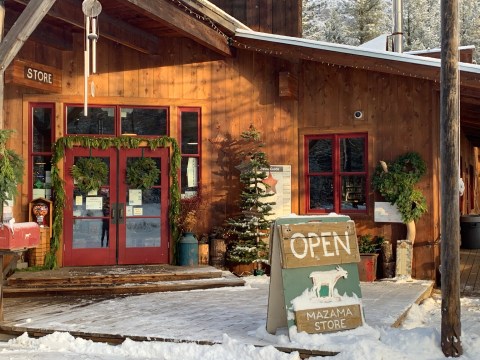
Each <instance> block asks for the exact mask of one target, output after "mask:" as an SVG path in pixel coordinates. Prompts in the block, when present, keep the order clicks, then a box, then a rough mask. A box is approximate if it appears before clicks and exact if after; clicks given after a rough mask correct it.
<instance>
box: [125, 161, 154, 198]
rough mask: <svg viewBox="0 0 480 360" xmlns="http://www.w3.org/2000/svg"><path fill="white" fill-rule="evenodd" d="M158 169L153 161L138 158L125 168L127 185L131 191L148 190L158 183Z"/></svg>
mask: <svg viewBox="0 0 480 360" xmlns="http://www.w3.org/2000/svg"><path fill="white" fill-rule="evenodd" d="M159 175H160V169H159V168H158V167H157V164H156V163H155V160H153V159H151V158H144V157H142V158H139V159H136V160H134V161H133V162H132V163H130V164H129V165H128V166H127V179H126V180H127V184H128V185H129V186H130V187H131V188H132V189H143V190H146V189H150V188H151V187H152V186H154V185H155V183H156V182H157V181H158V178H159Z"/></svg>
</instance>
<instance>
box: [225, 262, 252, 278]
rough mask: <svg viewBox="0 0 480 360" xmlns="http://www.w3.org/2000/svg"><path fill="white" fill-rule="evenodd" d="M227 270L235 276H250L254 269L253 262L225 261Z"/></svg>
mask: <svg viewBox="0 0 480 360" xmlns="http://www.w3.org/2000/svg"><path fill="white" fill-rule="evenodd" d="M227 267H228V270H229V271H230V272H231V273H232V274H234V275H236V276H250V275H253V273H254V271H255V264H254V263H250V264H243V263H230V262H229V263H227Z"/></svg>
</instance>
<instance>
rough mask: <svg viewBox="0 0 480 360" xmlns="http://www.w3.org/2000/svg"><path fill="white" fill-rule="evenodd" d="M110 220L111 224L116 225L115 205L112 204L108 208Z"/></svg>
mask: <svg viewBox="0 0 480 360" xmlns="http://www.w3.org/2000/svg"><path fill="white" fill-rule="evenodd" d="M110 219H112V224H116V223H117V204H112V205H111V207H110Z"/></svg>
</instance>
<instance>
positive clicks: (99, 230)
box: [72, 219, 108, 249]
mask: <svg viewBox="0 0 480 360" xmlns="http://www.w3.org/2000/svg"><path fill="white" fill-rule="evenodd" d="M107 223H108V220H107ZM107 229H108V225H107ZM102 235H103V238H104V239H103V240H104V243H103V245H104V246H108V231H107V232H105V220H103V219H94V220H89V219H74V220H73V244H72V247H73V248H74V249H86V248H100V247H102ZM105 240H106V241H105Z"/></svg>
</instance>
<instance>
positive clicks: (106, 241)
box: [64, 148, 117, 266]
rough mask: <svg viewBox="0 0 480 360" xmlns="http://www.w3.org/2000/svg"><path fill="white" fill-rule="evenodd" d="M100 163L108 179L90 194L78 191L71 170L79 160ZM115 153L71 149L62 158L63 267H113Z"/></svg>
mask: <svg viewBox="0 0 480 360" xmlns="http://www.w3.org/2000/svg"><path fill="white" fill-rule="evenodd" d="M86 157H94V158H99V159H101V161H102V162H104V163H105V164H106V165H107V167H108V169H109V175H108V179H107V181H106V182H105V184H102V185H101V186H100V188H99V189H96V190H92V191H90V192H84V191H81V190H80V189H79V188H78V186H77V184H75V182H74V180H73V177H72V176H71V169H72V166H73V165H75V164H76V163H77V162H78V161H79V160H80V159H81V158H86ZM116 158H117V156H116V150H114V149H107V150H98V149H92V150H89V149H85V148H73V149H71V150H68V151H67V154H66V169H65V170H66V171H65V174H67V176H65V180H66V184H65V191H66V199H67V201H66V207H65V209H64V219H65V227H64V241H65V252H64V254H65V259H64V263H65V265H66V266H68V265H70V266H72V265H111V264H115V263H116V242H115V241H111V239H115V234H116V228H115V224H114V223H113V221H112V212H111V209H110V204H111V201H112V199H115V198H116V184H115V182H116V178H117V177H116V175H115V174H116Z"/></svg>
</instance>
